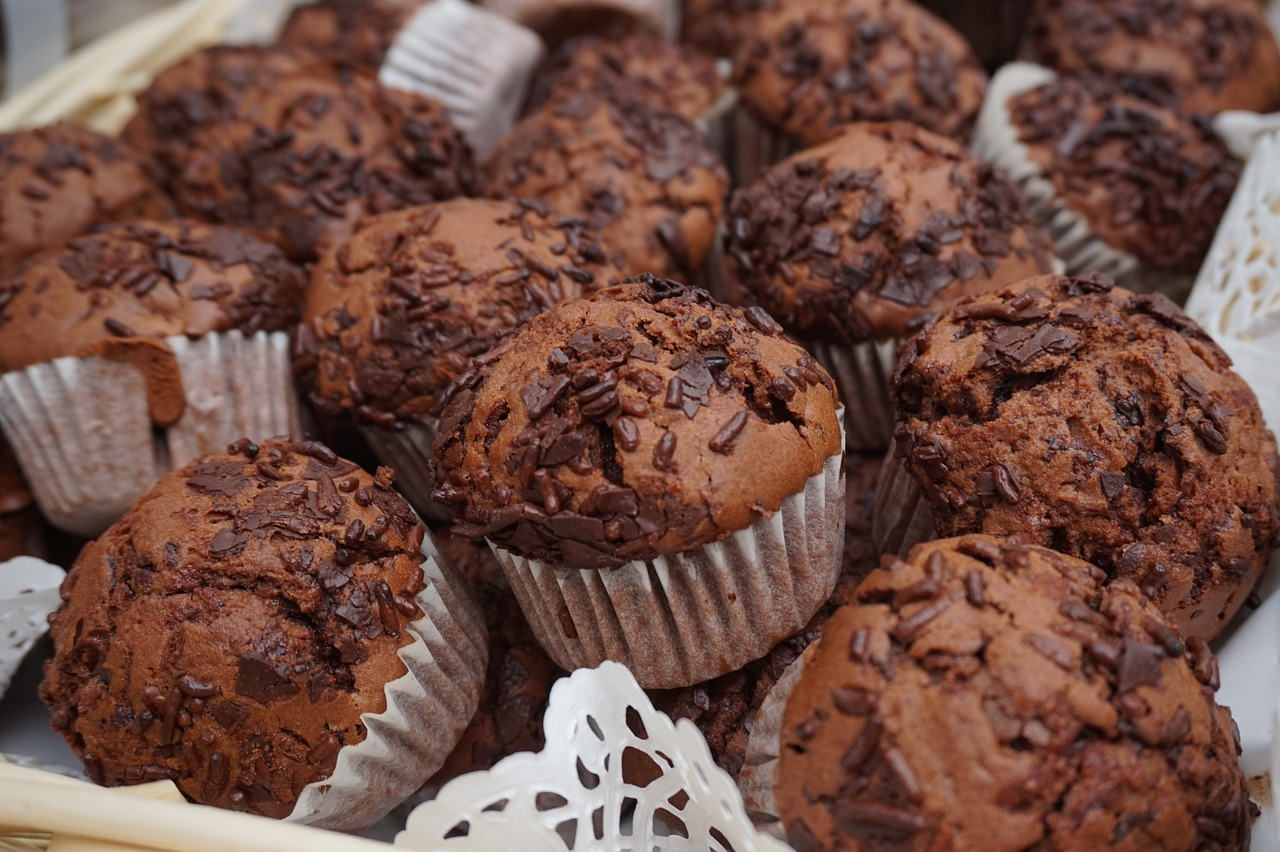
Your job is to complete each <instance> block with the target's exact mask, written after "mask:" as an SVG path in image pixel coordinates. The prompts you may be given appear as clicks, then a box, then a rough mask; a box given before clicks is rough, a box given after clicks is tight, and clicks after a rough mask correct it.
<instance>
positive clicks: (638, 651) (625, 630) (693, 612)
mask: <svg viewBox="0 0 1280 852" xmlns="http://www.w3.org/2000/svg"><path fill="white" fill-rule="evenodd" d="M842 459H843V454H837V455H833V456H831V457H830V458H829V459H827V460H826V463H825V464H824V465H823V469H822V471H821V472H820V473H818V474H817V475H816V476H812V477H810V478H809V479H808V481H807V482H806V483H805V490H804V491H802V492H800V493H798V494H795V495H792V496H791V497H788V498H787V499H786V500H784V501H783V503H782V507H781V508H780V509H779V510H778V511H777V512H775V513H774V514H773V515H771V516H769V517H766V518H761V519H759V520H758V521H756V522H755V523H754V524H752V525H751V526H750V527H748V528H747V529H745V530H741V531H739V532H737V533H734V534H733V535H730V536H729V537H727V538H725V539H723V540H721V541H718V542H714V543H712V544H708V545H704V546H703V547H700V548H697V549H696V550H691V551H689V552H687V553H677V554H670V555H666V556H660V557H658V558H656V559H653V560H650V561H644V562H641V561H637V562H631V563H629V564H627V565H624V566H622V567H620V568H611V569H599V570H579V569H567V568H558V567H555V566H552V565H547V564H545V563H542V562H538V561H537V560H532V559H527V558H525V557H522V556H518V555H516V554H514V553H511V552H509V551H507V550H503V549H502V548H500V547H498V546H496V545H492V543H491V546H492V547H493V551H494V554H495V555H496V556H497V558H498V561H499V562H500V563H501V564H502V568H503V570H504V572H505V573H506V575H507V579H508V580H509V581H510V583H511V588H512V591H514V592H515V595H516V599H517V600H518V601H519V603H520V607H521V609H523V610H524V613H525V615H526V616H528V619H529V625H530V627H531V628H532V629H533V632H534V635H535V636H537V638H538V641H539V642H540V643H542V646H543V648H545V649H546V651H547V653H548V654H549V655H550V656H551V658H552V659H553V660H555V662H556V663H557V665H559V666H561V667H562V668H564V669H567V670H570V671H572V670H573V669H577V668H586V667H591V666H597V665H599V664H600V663H602V662H603V661H605V660H616V661H618V662H620V663H623V664H625V665H626V666H627V667H628V668H630V669H631V671H632V672H633V673H634V674H635V677H636V680H637V681H639V682H640V684H641V685H642V686H643V687H645V688H646V689H671V688H675V687H681V686H690V685H692V684H695V683H700V682H702V681H704V680H710V679H711V678H713V677H717V676H719V675H722V674H724V673H726V672H729V671H733V670H735V669H738V668H741V667H742V666H743V665H745V664H746V663H748V662H750V661H751V660H754V659H757V658H758V657H761V656H764V655H765V654H766V653H768V652H769V650H770V649H771V648H772V647H773V646H774V645H776V644H777V643H778V642H779V641H781V640H782V639H785V638H786V637H788V636H791V635H792V634H794V633H796V632H797V631H798V630H800V629H801V628H803V627H804V625H805V624H806V623H807V622H808V620H809V619H810V618H811V617H812V616H813V614H814V613H815V612H817V610H818V608H819V607H820V606H822V604H823V602H824V601H826V599H827V598H828V597H830V595H831V592H832V589H834V587H835V582H836V578H837V577H838V575H839V573H840V560H841V554H842V552H843V547H844V519H845V506H844V496H845V481H844V476H843V475H842V474H841V465H842Z"/></svg>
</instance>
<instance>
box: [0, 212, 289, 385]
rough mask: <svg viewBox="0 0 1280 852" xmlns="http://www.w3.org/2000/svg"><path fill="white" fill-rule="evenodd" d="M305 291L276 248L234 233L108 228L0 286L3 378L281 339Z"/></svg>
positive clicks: (193, 225)
mask: <svg viewBox="0 0 1280 852" xmlns="http://www.w3.org/2000/svg"><path fill="white" fill-rule="evenodd" d="M303 287H304V279H303V275H302V271H301V270H300V269H299V268H298V267H297V266H295V265H293V264H292V263H290V262H289V261H288V260H287V259H286V258H285V257H284V255H283V254H282V253H281V252H280V250H279V249H278V248H276V247H275V246H274V245H272V244H270V243H267V242H264V241H262V240H260V239H257V238H256V237H253V236H251V235H249V234H246V233H244V232H241V231H237V230H235V229H234V228H224V227H219V226H216V225H206V224H203V223H200V222H194V221H191V220H183V219H175V220H171V221H167V222H129V223H124V224H118V225H111V226H108V227H105V228H102V229H100V230H98V231H96V232H94V233H92V234H87V235H85V236H82V237H78V238H76V239H73V240H71V241H70V242H69V243H67V244H66V245H65V246H63V247H61V248H57V249H53V250H50V251H47V252H45V253H44V254H42V255H40V256H38V257H36V258H33V259H32V260H31V261H29V262H28V263H27V264H26V265H25V266H23V267H22V268H21V269H20V270H18V272H16V273H15V274H14V275H12V276H9V277H8V278H7V279H4V280H3V281H0V305H3V307H0V372H8V371H10V370H20V369H22V368H23V367H27V366H30V365H32V364H40V363H43V362H46V361H51V360H53V359H54V358H60V357H63V356H66V355H75V354H77V353H81V352H85V351H88V350H94V351H95V354H97V350H99V349H110V348H112V347H113V345H114V344H119V343H120V342H121V341H136V340H156V341H159V340H163V339H164V338H166V337H172V336H174V335H185V336H187V337H191V338H194V337H199V336H201V335H205V334H209V333H211V332H217V331H226V330H229V329H239V330H240V331H242V332H244V333H246V334H252V333H253V332H256V331H278V330H287V329H289V328H290V327H291V326H292V325H293V324H294V322H296V320H297V317H298V309H299V301H300V300H301V298H302V295H303Z"/></svg>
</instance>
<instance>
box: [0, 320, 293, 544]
mask: <svg viewBox="0 0 1280 852" xmlns="http://www.w3.org/2000/svg"><path fill="white" fill-rule="evenodd" d="M165 343H166V344H167V345H168V346H169V348H170V350H172V352H173V353H174V356H175V358H176V359H177V363H178V368H179V371H180V372H181V374H182V384H183V390H184V395H185V397H186V408H185V409H184V411H183V414H182V417H181V418H180V419H179V420H178V422H177V423H175V424H174V425H173V426H171V427H169V428H167V429H157V428H156V427H155V426H154V425H153V423H152V421H151V414H150V411H149V409H148V405H147V390H146V385H145V383H144V380H143V376H142V373H141V372H140V371H139V370H138V369H137V368H136V367H133V366H132V365H129V364H124V363H119V362H115V361H109V360H106V359H103V358H99V357H97V356H94V357H87V358H74V357H67V358H58V359H56V360H53V361H49V362H46V363H43V364H36V365H34V366H31V367H27V368H26V369H24V370H16V371H14V372H10V373H5V374H4V375H2V376H0V428H3V430H4V433H5V436H6V437H7V438H8V440H9V443H10V444H11V445H12V446H13V449H14V454H15V456H16V457H17V458H18V461H19V463H20V464H21V466H22V469H23V472H24V473H25V474H26V478H27V481H28V483H30V485H31V491H32V493H33V494H34V495H35V498H36V502H37V503H38V504H39V505H40V510H41V511H42V512H43V513H44V515H45V517H46V518H48V519H49V521H50V522H51V523H53V524H54V525H55V526H58V527H61V528H62V529H64V530H67V531H69V532H72V533H76V534H77V535H83V536H95V535H98V534H99V533H101V532H102V531H103V530H105V529H106V528H107V527H109V526H110V525H111V524H112V523H113V522H114V521H115V520H116V519H117V518H119V517H120V516H121V515H122V514H124V513H125V512H126V511H128V509H129V507H130V506H131V505H133V501H134V500H136V499H137V498H138V497H140V496H141V495H143V494H145V493H146V492H147V491H148V490H150V488H151V486H153V485H154V484H155V482H156V480H157V479H159V478H160V477H161V476H163V475H164V474H165V473H167V472H169V471H170V470H172V469H174V468H175V467H180V466H182V465H184V464H186V463H187V462H189V461H191V460H192V459H193V458H196V457H197V456H200V455H203V454H204V453H209V452H216V451H221V450H223V449H224V448H225V447H226V445H227V444H229V443H231V442H232V441H235V440H237V439H239V438H242V437H249V438H252V439H253V440H262V439H266V438H269V437H272V436H275V435H287V434H295V435H300V434H301V423H300V421H299V419H298V403H297V397H296V395H295V393H294V390H293V382H292V379H291V371H290V362H289V337H288V335H287V334H286V333H285V332H282V331H279V332H273V333H268V332H262V331H260V332H257V333H256V334H253V335H250V336H245V335H244V334H242V333H241V332H239V331H226V332H217V333H213V334H207V335H205V336H203V337H201V338H198V339H196V340H188V339H187V338H186V337H181V336H177V337H170V338H167V339H166V340H165Z"/></svg>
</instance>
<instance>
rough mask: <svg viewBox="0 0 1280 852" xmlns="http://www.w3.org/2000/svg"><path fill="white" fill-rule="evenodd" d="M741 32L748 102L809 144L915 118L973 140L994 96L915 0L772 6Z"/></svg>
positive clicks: (741, 70) (968, 56) (960, 42)
mask: <svg viewBox="0 0 1280 852" xmlns="http://www.w3.org/2000/svg"><path fill="white" fill-rule="evenodd" d="M737 35H738V37H739V38H741V39H742V43H741V45H740V46H739V48H738V50H737V52H736V54H735V56H734V67H733V82H734V85H735V86H737V88H738V91H739V93H740V94H741V95H742V100H743V102H744V103H745V104H746V105H747V106H748V107H750V108H751V110H752V111H753V112H755V113H756V114H758V115H759V116H760V117H761V118H762V119H763V120H764V121H765V122H766V123H767V124H769V125H771V126H773V127H776V128H777V129H779V130H781V131H783V132H785V133H786V134H787V135H789V136H791V137H792V138H794V139H795V140H797V141H798V142H800V143H802V144H803V145H806V146H809V145H818V144H820V143H822V142H825V141H827V140H828V139H830V138H831V137H832V136H835V135H836V134H837V133H838V132H839V129H840V127H841V126H842V125H844V124H847V123H849V122H851V121H909V122H911V123H912V124H916V125H919V126H920V127H923V128H926V129H927V130H931V131H933V132H935V133H938V134H941V135H942V136H946V137H949V138H951V139H955V140H956V141H957V142H961V143H963V142H967V141H968V139H969V133H970V132H971V131H972V130H973V124H974V122H975V121H976V120H977V117H978V110H979V109H980V108H981V107H982V98H983V96H984V95H985V94H986V91H987V75H986V73H985V72H984V71H983V70H982V66H981V65H979V64H978V57H977V56H975V55H974V53H973V48H971V47H969V44H968V42H966V41H965V40H964V38H963V37H962V36H961V35H960V34H959V33H957V32H956V31H955V30H954V29H952V28H951V25H950V24H947V23H946V22H945V21H943V20H942V19H941V18H938V17H936V16H935V15H934V14H933V13H932V12H929V11H927V10H926V9H924V8H922V7H920V6H918V5H916V4H915V3H913V2H911V0H790V1H789V2H785V3H775V4H765V8H762V9H759V10H757V11H755V12H753V13H752V14H751V17H750V26H744V27H742V28H740V29H739V30H738V31H737Z"/></svg>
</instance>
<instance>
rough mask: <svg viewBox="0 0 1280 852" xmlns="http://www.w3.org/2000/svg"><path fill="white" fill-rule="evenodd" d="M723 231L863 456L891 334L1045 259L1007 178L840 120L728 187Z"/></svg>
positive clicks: (933, 142) (871, 435)
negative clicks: (825, 382)
mask: <svg viewBox="0 0 1280 852" xmlns="http://www.w3.org/2000/svg"><path fill="white" fill-rule="evenodd" d="M727 230H728V234H729V235H728V237H727V240H726V254H727V255H728V257H729V259H730V261H731V269H732V271H733V274H735V275H736V276H737V280H738V282H739V283H740V285H741V286H742V288H743V290H744V291H745V294H746V295H745V298H747V299H748V300H750V301H754V302H756V303H758V304H759V305H761V306H762V307H763V308H764V309H765V310H767V311H768V312H769V313H770V314H772V315H773V316H775V317H777V318H778V321H779V322H781V323H782V325H783V326H784V327H785V328H786V329H787V331H788V332H790V333H791V334H793V335H795V336H796V337H797V339H799V340H800V341H801V342H803V343H804V344H805V345H806V346H808V347H809V348H810V349H811V350H812V351H813V352H814V353H815V354H816V355H817V357H818V358H819V360H821V361H822V362H823V364H824V365H825V366H826V367H827V368H828V369H829V370H830V371H831V372H832V374H833V375H834V376H835V377H836V380H837V382H838V383H839V386H840V391H841V395H842V398H843V399H844V400H845V401H846V403H850V411H849V418H850V420H849V433H850V434H849V439H850V446H852V447H855V448H861V449H876V448H883V447H884V446H885V445H886V444H887V442H888V437H889V431H890V428H891V421H892V415H891V412H890V410H889V402H888V398H887V393H888V383H887V378H888V374H889V372H890V370H891V369H892V358H893V352H894V348H895V342H896V341H897V340H898V339H900V338H902V337H905V336H906V335H907V334H908V333H909V332H910V330H911V329H912V328H913V327H914V326H915V325H916V324H917V323H918V322H919V321H921V319H922V318H923V317H924V316H926V315H928V314H929V313H932V312H936V311H938V310H940V309H942V308H943V307H945V306H947V305H948V304H951V303H953V302H955V301H956V300H957V299H959V298H961V297H962V296H964V295H966V294H969V293H974V292H982V291H986V290H992V289H996V288H999V287H1001V286H1003V285H1005V284H1008V283H1011V282H1013V281H1017V280H1019V279H1021V278H1025V277H1026V276H1028V275H1034V274H1036V273H1043V272H1048V271H1049V270H1050V261H1051V246H1050V244H1049V242H1048V240H1047V239H1046V238H1045V237H1044V236H1043V234H1042V233H1041V232H1040V230H1039V228H1038V227H1037V226H1036V225H1035V224H1034V222H1033V221H1032V219H1031V215H1030V213H1029V212H1028V210H1027V206H1026V202H1025V200H1024V199H1023V197H1022V194H1021V193H1020V192H1019V190H1018V189H1017V187H1015V186H1014V185H1013V184H1012V183H1011V182H1010V181H1009V180H1008V179H1007V178H1006V177H1005V176H1004V174H1003V173H1001V172H1000V171H999V170H997V169H995V168H994V167H992V166H990V165H988V164H986V163H983V162H981V161H979V160H977V159H975V158H974V157H971V156H970V155H969V154H967V153H966V152H965V151H964V149H963V148H961V147H960V146H959V145H957V144H956V143H954V142H952V141H951V140H949V139H944V138H943V137H941V136H938V135H936V134H933V133H930V132H928V131H926V130H922V129H920V128H918V127H915V126H913V125H910V124H906V123H903V122H893V123H889V124H855V125H850V126H848V127H847V128H845V130H844V131H843V132H842V133H841V134H840V135H839V136H837V137H836V138H835V139H832V140H831V141H830V142H827V143H825V144H823V145H820V146H818V147H816V148H812V149H810V150H807V151H802V152H800V153H798V154H795V155H793V156H792V157H790V158H789V159H787V160H785V161H783V162H782V163H779V164H778V165H776V166H774V167H773V168H771V169H769V170H768V171H767V172H765V174H764V175H762V176H761V178H760V179H759V180H757V181H756V182H755V183H754V184H753V185H751V186H749V187H746V188H743V189H739V190H737V191H736V192H735V193H734V195H733V197H732V199H731V201H730V204H729V213H728V222H727ZM886 344H887V345H886ZM877 346H879V349H878V350H877V349H876V347H877ZM855 403H856V404H855Z"/></svg>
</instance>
